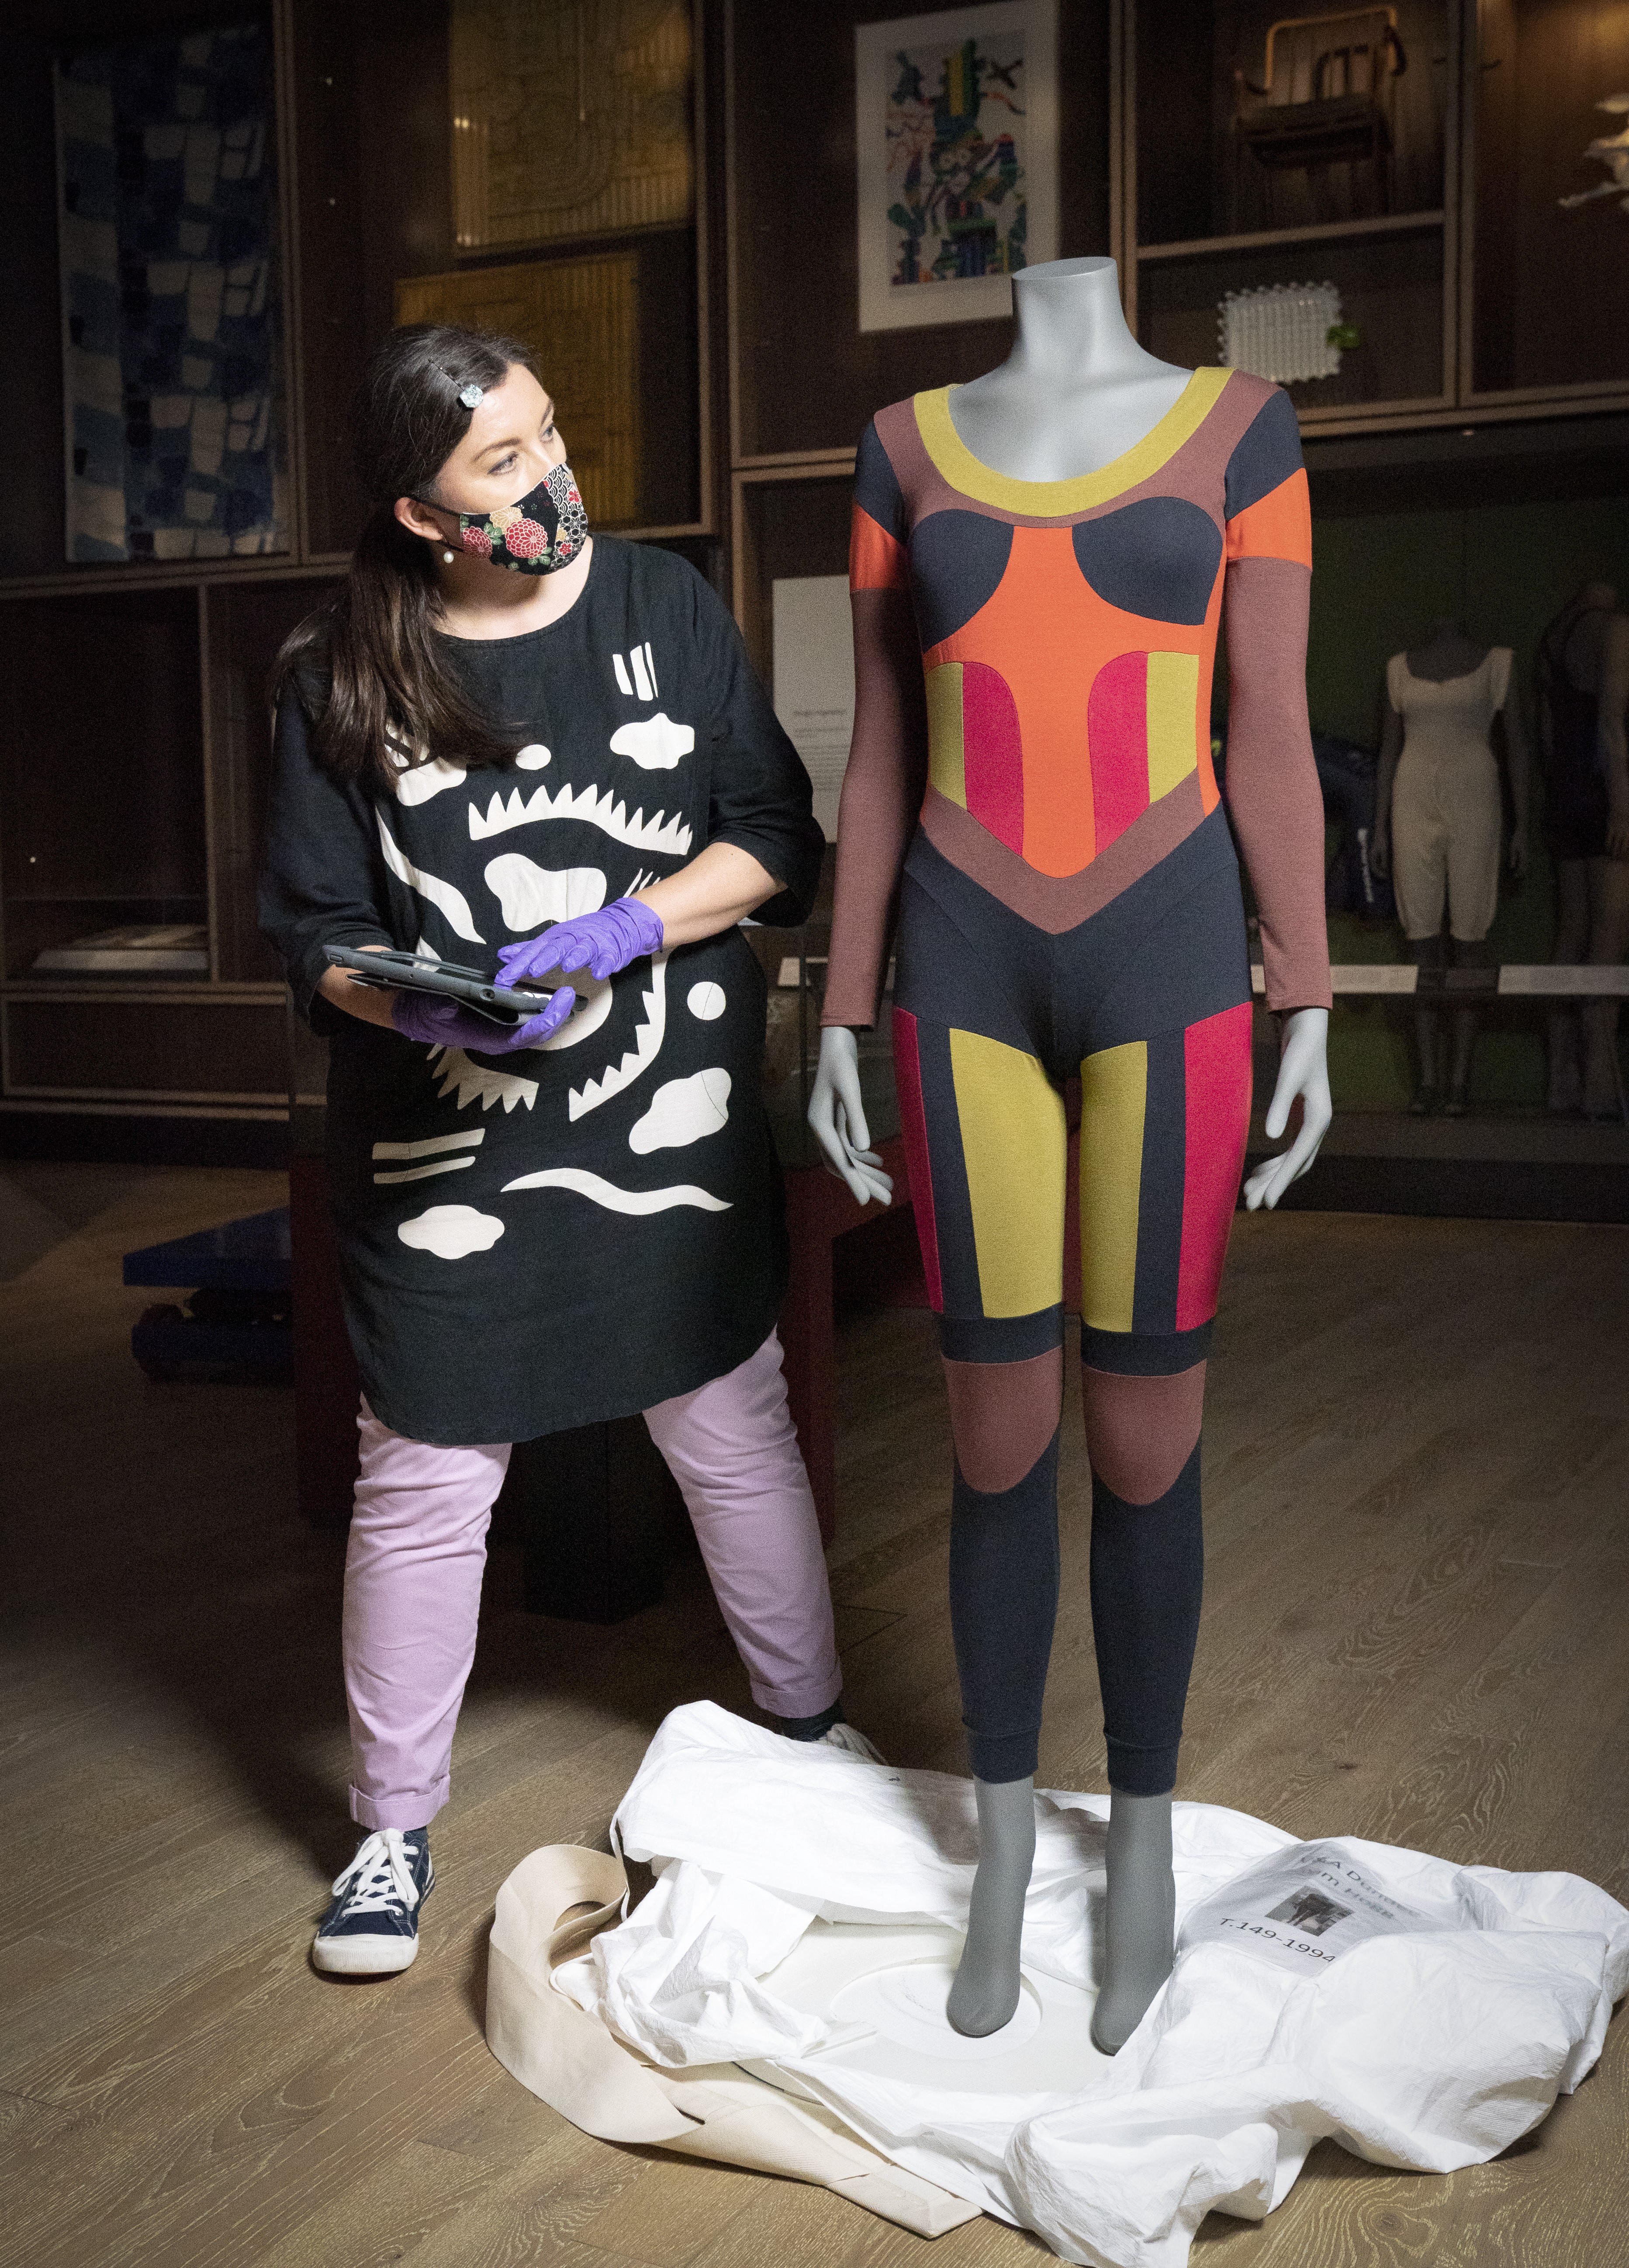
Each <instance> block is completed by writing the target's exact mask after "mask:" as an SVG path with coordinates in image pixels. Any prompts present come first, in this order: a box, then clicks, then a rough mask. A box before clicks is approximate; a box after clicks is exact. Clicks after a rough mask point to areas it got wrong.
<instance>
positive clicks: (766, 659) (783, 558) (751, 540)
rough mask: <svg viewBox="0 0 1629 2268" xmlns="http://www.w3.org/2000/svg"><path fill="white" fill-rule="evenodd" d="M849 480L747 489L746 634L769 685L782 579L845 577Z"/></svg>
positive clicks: (743, 526) (743, 504)
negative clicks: (775, 600)
mask: <svg viewBox="0 0 1629 2268" xmlns="http://www.w3.org/2000/svg"><path fill="white" fill-rule="evenodd" d="M852 497H853V490H852V487H851V482H850V481H849V478H848V475H847V474H846V473H844V475H842V477H841V478H830V479H824V480H814V481H811V480H801V481H748V482H742V484H741V549H742V556H741V570H742V572H741V629H742V632H743V635H744V636H745V637H746V640H747V651H748V653H750V655H751V656H752V660H753V666H754V667H755V668H756V670H757V671H758V673H759V674H760V675H761V676H762V677H763V681H764V683H765V684H766V685H767V684H768V683H769V681H770V673H771V670H772V668H773V665H774V654H773V652H772V641H771V637H770V608H771V604H772V595H771V591H772V585H774V583H775V582H776V580H777V579H778V578H779V577H782V576H789V575H842V574H844V573H845V572H846V571H847V569H848V563H849V519H850V510H851V502H852Z"/></svg>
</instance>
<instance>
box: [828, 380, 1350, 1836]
mask: <svg viewBox="0 0 1629 2268" xmlns="http://www.w3.org/2000/svg"><path fill="white" fill-rule="evenodd" d="M1310 565H1311V547H1310V522H1309V518H1308V501H1307V485H1306V475H1305V473H1304V472H1303V470H1302V469H1301V446H1300V439H1299V435H1298V432H1297V428H1296V423H1295V415H1294V409H1292V407H1291V405H1290V403H1289V401H1288V399H1287V397H1286V395H1285V394H1282V393H1281V392H1279V390H1278V389H1277V388H1276V387H1270V386H1267V385H1265V384H1264V383H1263V382H1262V381H1261V380H1259V379H1253V378H1250V377H1248V376H1246V375H1244V374H1243V373H1242V372H1230V371H1226V370H1208V371H1199V372H1195V373H1194V375H1193V377H1192V378H1191V379H1190V380H1189V383H1188V385H1187V387H1186V388H1185V390H1184V392H1183V394H1182V396H1181V397H1180V399H1179V400H1178V401H1177V402H1176V405H1175V407H1174V408H1173V409H1171V410H1170V411H1169V412H1168V414H1167V415H1166V416H1164V417H1162V418H1161V420H1160V422H1159V423H1158V424H1157V425H1155V427H1154V430H1153V431H1152V432H1151V433H1149V435H1148V436H1147V437H1146V439H1145V440H1143V441H1142V442H1140V443H1139V445H1138V446H1136V447H1135V448H1133V449H1131V450H1130V451H1128V452H1127V453H1125V454H1124V456H1122V457H1120V458H1117V460H1115V461H1114V462H1113V463H1111V464H1109V465H1108V466H1106V467H1105V468H1103V469H1102V471H1100V472H1096V473H1091V474H1087V475H1082V476H1080V478H1077V479H1073V480H1064V481H1048V482H1031V481H1019V480H1014V479H1010V478H1008V477H1006V475H1001V474H998V473H996V472H994V471H992V470H991V468H989V467H988V466H985V465H984V464H982V463H980V462H979V460H977V458H975V457H974V456H973V455H972V454H971V453H970V452H969V450H968V449H967V447H966V446H964V444H963V443H962V440H961V439H960V438H959V437H958V435H957V433H956V431H955V426H954V424H953V423H952V420H951V415H950V407H949V392H948V389H945V390H942V391H940V392H938V393H934V394H920V395H918V396H917V397H916V399H915V400H914V401H904V402H898V403H896V404H895V405H894V406H893V407H892V408H891V409H886V410H884V411H882V412H881V414H880V415H879V416H878V417H877V418H876V420H875V421H874V423H873V425H872V427H871V428H870V430H869V431H867V433H866V437H865V439H864V441H863V442H862V444H861V446H860V450H859V462H858V466H857V469H856V479H855V504H854V533H853V543H852V550H851V584H852V588H853V603H854V624H855V663H856V696H857V698H856V718H855V733H854V744H853V749H852V753H851V757H850V762H849V770H848V775H847V778H846V780H845V784H844V796H843V806H842V817H841V825H840V831H839V847H838V860H837V908H836V917H835V922H834V927H833V934H832V944H831V961H830V966H829V983H828V988H827V994H826V1002H825V1008H824V1020H825V1021H826V1022H827V1023H829V1024H866V1023H869V1022H871V1021H872V1020H873V1017H874V1014H875V1009H876V998H877V992H878V987H879V983H880V978H881V968H882V966H883V959H884V954H885V949H886V944H887V937H888V926H889V921H890V916H891V912H892V909H893V906H894V903H895V901H896V893H897V903H898V977H897V983H896V992H895V1001H896V1005H895V1027H894V1036H895V1062H896V1071H897V1076H898V1085H899V1095H900V1108H901V1117H902V1122H903V1131H904V1137H905V1143H906V1149H907V1154H908V1157H909V1160H910V1185H911V1197H912V1202H913V1205H914V1208H915V1212H916V1219H917V1226H918V1233H919V1235H920V1238H921V1244H922V1255H923V1263H924V1266H925V1271H926V1275H927V1280H928V1285H929V1291H930V1295H931V1297H932V1303H933V1306H934V1307H935V1308H936V1309H937V1310H938V1311H939V1314H940V1326H941V1341H942V1348H943V1352H944V1356H945V1360H946V1369H947V1379H948V1382H949V1388H950V1399H951V1419H952V1431H953V1434H954V1437H955V1447H956V1495H955V1520H954V1521H953V1536H952V1606H953V1614H954V1619H955V1626H956V1641H957V1653H958V1660H959V1661H960V1664H961V1668H962V1686H963V1700H964V1708H965V1714H966V1717H967V1721H968V1725H969V1734H970V1735H971V1740H970V1747H971V1752H972V1758H973V1768H974V1770H975V1771H976V1772H977V1774H978V1776H979V1777H980V1778H984V1779H1010V1778H1021V1777H1022V1776H1023V1775H1024V1774H1025V1773H1026V1772H1027V1771H1033V1769H1034V1765H1035V1751H1036V1734H1037V1732H1038V1728H1039V1724H1040V1704H1041V1692H1042V1689H1043V1685H1044V1682H1045V1671H1046V1661H1047V1656H1048V1653H1050V1637H1051V1623H1052V1616H1053V1612H1054V1609H1055V1603H1056V1588H1057V1572H1056V1570H1057V1536H1056V1511H1055V1472H1056V1455H1057V1427H1058V1409H1059V1403H1060V1396H1061V1388H1062V1360H1061V1348H1062V1341H1063V1312H1064V1285H1063V1245H1064V1213H1065V1174H1066V1155H1067V1132H1066V1124H1065V1094H1064V1089H1065V1085H1066V1083H1067V1082H1068V1081H1070V1080H1071V1079H1075V1078H1078V1079H1080V1225H1081V1285H1080V1306H1081V1325H1082V1341H1081V1351H1082V1355H1083V1358H1084V1362H1085V1366H1086V1368H1085V1384H1086V1409H1087V1442H1088V1448H1089V1449H1090V1452H1091V1455H1092V1462H1093V1468H1094V1474H1095V1494H1094V1543H1093V1596H1094V1610H1095V1621H1096V1626H1097V1635H1098V1650H1099V1665H1100V1673H1101V1675H1102V1685H1103V1690H1104V1702H1105V1712H1106V1719H1107V1730H1108V1735H1109V1775H1110V1779H1111V1783H1112V1784H1113V1785H1114V1786H1121V1787H1124V1788H1127V1789H1128V1790H1129V1791H1131V1792H1132V1793H1158V1792H1161V1790H1163V1789H1164V1788H1168V1787H1169V1786H1170V1785H1171V1782H1172V1778H1173V1777H1174V1775H1175V1769H1176V1742H1177V1740H1178V1738H1179V1735H1180V1728H1181V1719H1182V1710H1183V1699H1184V1697H1185V1693H1186V1686H1187V1676H1188V1668H1189V1664H1190V1659H1191V1653H1192V1645H1193V1634H1194V1631H1195V1630H1196V1629H1197V1619H1198V1569H1199V1565H1200V1550H1201V1547H1200V1543H1199V1534H1198V1431H1199V1422H1200V1413H1201V1405H1202V1399H1203V1390H1204V1377H1205V1367H1204V1366H1205V1355H1206V1351H1207V1345H1208V1340H1209V1335H1210V1329H1211V1322H1212V1318H1213V1315H1214V1314H1215V1309H1216V1300H1217V1292H1218V1288H1219V1285H1220V1277H1221V1268H1222V1261H1223V1257H1224V1256H1225V1252H1226V1248H1227V1232H1228V1227H1229V1225H1230V1222H1231V1218H1232V1213H1233V1209H1234V1204H1235V1200H1236V1197H1237V1192H1238V1186H1239V1175H1240V1168H1241V1166H1242V1160H1243V1154H1244V1143H1245V1136H1246V1131H1247V1129H1248V1123H1249V1045H1250V975H1249V961H1248V955H1247V949H1246V939H1245V930H1244V921H1243V912H1242V902H1241V897H1240V890H1239V879H1238V869H1237V863H1236V860H1235V852H1234V846H1233V840H1232V836H1231V835H1230V833H1229V829H1228V826H1227V815H1231V818H1232V820H1233V824H1234V829H1235V831H1236V833H1237V835H1238V837H1239V840H1240V842H1241V844H1242V848H1243V850H1244V852H1245V855H1246V858H1248V860H1249V866H1250V872H1251V879H1252V881H1253V883H1254V885H1255V890H1256V895H1257V903H1258V906H1259V909H1260V913H1261V927H1262V939H1263V947H1264V961H1265V982H1266V987H1267V998H1268V1004H1269V1005H1270V1006H1272V1007H1277V1008H1286V1009H1288V1008H1295V1007H1305V1006H1314V1005H1323V1004H1326V1003H1327V1002H1328V999H1329V997H1330V995H1329V969H1328V954H1327V946H1326V943H1325V933H1324V923H1323V812H1322V804H1321V800H1320V798H1319V793H1318V787H1317V780H1316V771H1315V770H1314V766H1313V762H1312V752H1311V745H1310V739H1309V735H1308V728H1307V717H1306V694H1305V682H1304V672H1305V652H1306V625H1307V606H1308V583H1309V569H1310ZM1224 593H1225V594H1226V600H1227V638H1228V646H1227V651H1228V659H1229V666H1230V674H1231V682H1230V714H1229V736H1228V763H1227V801H1228V814H1223V812H1222V810H1221V808H1220V804H1221V798H1220V792H1219V790H1218V786H1217V783H1216V779H1215V776H1214V773H1213V768H1212V763H1211V748H1210V709H1211V677H1212V666H1213V658H1214V653H1215V646H1216V637H1217V631H1218V628H1219V624H1220V622H1221V620H1222V618H1223V598H1224ZM913 820H915V821H916V822H917V823H916V826H915V828H914V834H913V828H912V821H913ZM1100 1546H1101V1549H1100ZM1100 1563H1101V1564H1100ZM1121 1657H1124V1659H1123V1658H1121ZM1128 1663H1129V1667H1128Z"/></svg>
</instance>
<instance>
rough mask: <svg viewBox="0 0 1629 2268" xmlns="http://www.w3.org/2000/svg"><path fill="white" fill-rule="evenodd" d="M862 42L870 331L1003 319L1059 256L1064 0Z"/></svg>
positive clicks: (870, 33) (863, 213) (918, 22)
mask: <svg viewBox="0 0 1629 2268" xmlns="http://www.w3.org/2000/svg"><path fill="white" fill-rule="evenodd" d="M854 37H855V53H856V65H857V70H856V96H857V102H858V128H859V274H860V310H859V327H860V328H861V330H862V331H873V330H888V329H893V328H897V327H900V326H903V325H914V324H921V323H945V322H966V321H973V320H984V319H987V318H988V317H990V316H991V315H1002V314H1005V313H1007V311H1008V309H1009V307H1010V306H1011V288H1010V284H1009V280H1008V279H1009V278H1010V277H1011V276H1014V275H1015V274H1016V273H1017V271H1018V270H1019V269H1021V268H1024V267H1027V266H1028V265H1029V263H1030V262H1031V261H1036V260H1050V259H1051V258H1052V257H1053V256H1054V254H1055V253H1056V251H1057V235H1058V219H1057V204H1058V199H1057V187H1056V179H1055V175H1056V161H1057V123H1056V112H1057V104H1056V86H1055V79H1056V69H1055V55H1056V47H1057V21H1056V4H1055V0H993V4H991V5H990V6H986V7H978V8H955V9H950V10H947V11H945V12H944V13H942V14H939V15H932V16H906V17H901V18H895V19H894V20H893V21H892V22H889V23H885V24H867V25H862V26H860V27H859V29H858V30H857V31H856V33H855V35H854Z"/></svg>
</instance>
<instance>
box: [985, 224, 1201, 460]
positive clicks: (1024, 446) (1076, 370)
mask: <svg viewBox="0 0 1629 2268" xmlns="http://www.w3.org/2000/svg"><path fill="white" fill-rule="evenodd" d="M1013 308H1014V314H1015V316H1016V317H1017V322H1018V334H1017V336H1016V338H1015V339H1014V342H1013V351H1012V353H1011V354H1010V355H1009V356H1008V357H1007V358H1006V361H1005V362H1004V363H1003V364H1002V365H1000V367H999V369H997V370H992V371H988V372H985V374H984V377H983V378H976V379H973V380H972V382H971V383H970V384H969V385H967V386H959V387H956V388H955V390H954V392H953V393H952V394H951V396H950V419H951V423H952V424H953V425H954V426H955V429H956V431H957V433H958V434H959V435H960V436H961V438H962V440H963V441H965V442H966V444H967V446H968V447H969V449H970V450H971V451H972V453H973V454H974V455H975V456H976V457H977V458H978V459H979V460H980V461H981V463H984V464H986V465H988V466H990V467H991V469H992V470H993V471H995V472H998V473H1005V474H1006V475H1007V476H1008V478H1009V479H1012V480H1019V481H1063V480H1073V479H1076V478H1078V477H1079V476H1080V475H1081V474H1082V473H1095V472H1100V471H1101V470H1102V468H1103V467H1104V466H1105V465H1109V464H1112V463H1113V461H1114V460H1115V459H1116V458H1117V457H1121V456H1124V453H1125V452H1126V451H1127V450H1128V449H1132V448H1135V447H1136V446H1137V444H1138V443H1139V441H1141V440H1143V439H1145V438H1146V436H1147V435H1148V434H1149V433H1150V432H1151V431H1153V429H1154V426H1156V425H1157V424H1158V423H1159V422H1160V420H1161V417H1163V416H1165V414H1166V412H1167V411H1168V410H1169V409H1174V408H1175V407H1176V403H1177V402H1178V401H1180V400H1181V398H1182V394H1183V389H1184V388H1185V387H1186V386H1187V384H1188V381H1189V379H1190V378H1191V377H1192V376H1193V372H1191V371H1189V370H1181V369H1179V368H1178V367H1177V366H1176V364H1174V363H1168V362H1161V361H1159V360H1158V359H1157V358H1156V357H1154V356H1153V355H1151V354H1149V353H1147V352H1146V350H1145V349H1143V348H1142V347H1140V346H1139V344H1138V343H1137V341H1136V340H1135V339H1134V338H1133V337H1132V336H1131V332H1130V330H1129V329H1128V328H1126V321H1125V317H1124V313H1122V311H1121V307H1120V286H1119V277H1118V274H1117V269H1116V268H1115V264H1114V262H1113V261H1112V260H1101V259H1092V260H1049V261H1043V263H1042V264H1041V265H1040V266H1039V267H1036V268H1026V269H1023V271H1022V272H1021V274H1020V275H1018V276H1014V279H1013Z"/></svg>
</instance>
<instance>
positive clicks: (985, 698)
mask: <svg viewBox="0 0 1629 2268" xmlns="http://www.w3.org/2000/svg"><path fill="white" fill-rule="evenodd" d="M962 757H963V761H964V763H965V766H966V777H967V807H968V809H969V811H970V812H971V813H972V814H973V816H974V818H975V819H977V821H978V822H979V824H980V826H981V827H984V828H988V829H989V831H990V832H991V835H993V836H995V838H996V840H997V841H998V842H999V843H1006V847H1007V849H1008V850H1009V851H1017V852H1018V853H1019V855H1020V857H1022V855H1023V849H1024V743H1023V739H1022V736H1021V733H1020V732H1019V729H1018V707H1017V704H1016V703H1015V702H1014V699H1013V696H1012V692H1011V689H1009V687H1008V685H1007V681H1006V678H1005V677H1003V676H1002V674H1001V673H1000V671H999V669H991V666H990V665H989V664H988V662H983V661H964V662H963V663H962Z"/></svg>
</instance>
